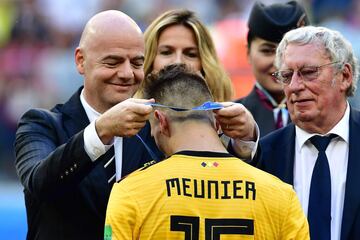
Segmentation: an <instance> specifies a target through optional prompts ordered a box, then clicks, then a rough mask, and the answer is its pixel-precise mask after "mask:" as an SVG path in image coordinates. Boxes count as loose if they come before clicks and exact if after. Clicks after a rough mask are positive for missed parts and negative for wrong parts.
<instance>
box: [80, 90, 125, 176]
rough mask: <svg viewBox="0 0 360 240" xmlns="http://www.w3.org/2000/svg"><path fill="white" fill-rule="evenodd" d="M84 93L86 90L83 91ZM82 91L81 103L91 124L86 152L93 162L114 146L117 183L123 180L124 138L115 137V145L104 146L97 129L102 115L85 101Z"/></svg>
mask: <svg viewBox="0 0 360 240" xmlns="http://www.w3.org/2000/svg"><path fill="white" fill-rule="evenodd" d="M83 91H84V90H83ZM83 91H81V94H80V101H81V104H82V105H83V107H84V109H85V112H86V115H87V117H88V118H89V121H90V124H89V125H88V126H87V127H86V128H85V130H84V146H85V151H86V153H87V154H88V155H89V157H90V159H91V160H92V161H96V160H97V159H98V158H99V157H100V156H102V155H103V154H105V153H106V151H107V150H109V149H110V147H111V146H112V145H113V144H114V151H115V168H116V181H118V180H119V179H120V178H121V171H122V152H123V151H122V150H123V138H122V137H115V138H114V141H113V144H111V145H104V144H103V143H102V141H101V140H100V138H99V136H98V134H97V132H96V128H95V120H96V119H97V118H98V117H99V116H100V115H101V114H100V113H98V112H97V111H95V109H93V108H92V107H91V106H90V105H89V104H88V103H87V102H86V100H85V98H84V93H83Z"/></svg>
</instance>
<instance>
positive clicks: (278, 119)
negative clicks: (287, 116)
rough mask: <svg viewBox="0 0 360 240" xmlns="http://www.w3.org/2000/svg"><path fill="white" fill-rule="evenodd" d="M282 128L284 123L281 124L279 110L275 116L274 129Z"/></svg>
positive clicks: (281, 119) (280, 112)
mask: <svg viewBox="0 0 360 240" xmlns="http://www.w3.org/2000/svg"><path fill="white" fill-rule="evenodd" d="M283 126H284V122H283V118H282V111H281V108H280V109H279V112H278V114H277V119H276V124H275V127H276V129H278V128H282V127H283Z"/></svg>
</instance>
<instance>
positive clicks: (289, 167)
mask: <svg viewBox="0 0 360 240" xmlns="http://www.w3.org/2000/svg"><path fill="white" fill-rule="evenodd" d="M284 130H285V131H284V135H283V136H282V141H281V142H282V144H279V145H278V146H279V147H278V150H277V154H276V156H278V157H279V158H280V159H279V163H280V164H279V166H278V168H279V169H280V173H279V174H281V179H282V180H283V181H284V182H286V183H289V184H291V185H293V182H294V161H295V126H294V124H290V125H289V126H288V127H286V128H285V129H284Z"/></svg>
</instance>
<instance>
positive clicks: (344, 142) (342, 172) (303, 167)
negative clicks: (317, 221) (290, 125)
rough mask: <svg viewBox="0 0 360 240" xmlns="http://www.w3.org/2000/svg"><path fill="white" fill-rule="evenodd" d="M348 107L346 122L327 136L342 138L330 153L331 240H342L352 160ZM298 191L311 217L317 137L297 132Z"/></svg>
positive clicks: (296, 164) (295, 178) (295, 168)
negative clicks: (346, 187)
mask: <svg viewBox="0 0 360 240" xmlns="http://www.w3.org/2000/svg"><path fill="white" fill-rule="evenodd" d="M349 109H350V107H349V104H347V107H346V111H345V114H344V116H343V118H342V119H341V120H340V122H338V124H336V126H335V127H334V128H333V129H331V130H330V131H329V132H328V133H327V134H325V135H329V134H331V133H334V134H336V135H338V137H336V138H334V139H332V141H331V142H330V144H329V146H328V147H327V149H326V156H327V158H328V161H329V167H330V175H331V239H332V240H337V239H340V234H341V222H342V216H343V208H344V197H345V183H346V174H347V165H348V156H349V116H350V110H349ZM295 131H296V137H295V161H294V189H295V191H296V193H297V195H298V197H299V199H300V202H301V205H302V207H303V209H304V212H305V214H306V215H307V213H308V206H309V194H310V183H311V176H312V172H313V169H314V166H315V162H316V159H317V156H318V150H317V149H316V148H315V147H314V146H313V145H312V144H311V142H310V141H308V140H309V139H310V138H311V137H312V136H314V135H315V134H309V133H307V132H305V131H304V130H302V129H300V128H299V127H296V128H295Z"/></svg>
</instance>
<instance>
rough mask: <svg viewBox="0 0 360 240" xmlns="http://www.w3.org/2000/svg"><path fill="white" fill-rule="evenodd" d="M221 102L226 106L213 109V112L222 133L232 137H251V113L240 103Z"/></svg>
mask: <svg viewBox="0 0 360 240" xmlns="http://www.w3.org/2000/svg"><path fill="white" fill-rule="evenodd" d="M221 104H223V105H224V106H226V107H224V108H222V109H219V110H217V111H214V113H215V118H216V120H217V121H218V124H219V125H220V126H221V129H222V131H223V132H224V134H226V135H227V136H229V137H231V138H234V139H235V138H239V139H252V137H253V133H254V129H255V121H254V119H253V117H252V115H251V113H250V112H249V111H248V110H247V109H246V108H245V107H244V106H243V105H242V104H240V103H233V102H225V103H221Z"/></svg>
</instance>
